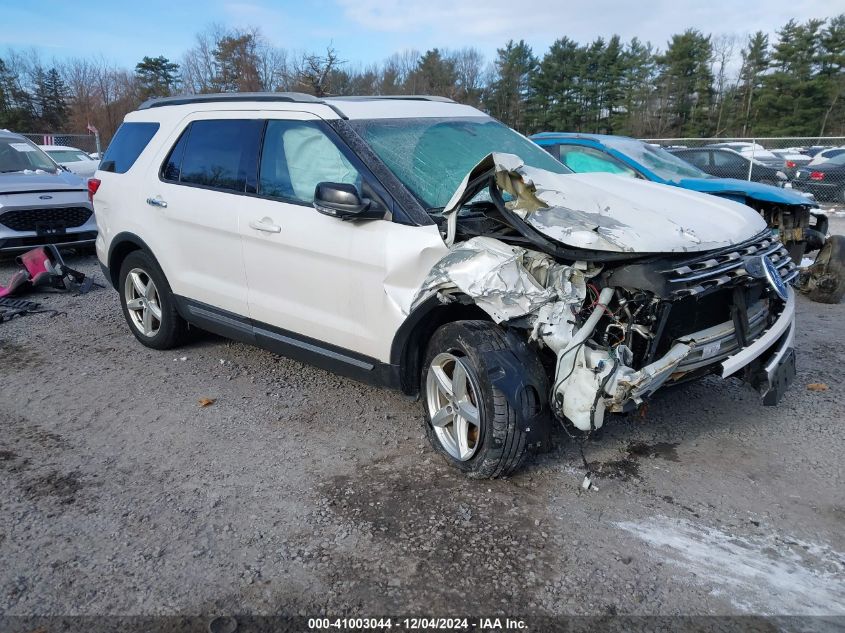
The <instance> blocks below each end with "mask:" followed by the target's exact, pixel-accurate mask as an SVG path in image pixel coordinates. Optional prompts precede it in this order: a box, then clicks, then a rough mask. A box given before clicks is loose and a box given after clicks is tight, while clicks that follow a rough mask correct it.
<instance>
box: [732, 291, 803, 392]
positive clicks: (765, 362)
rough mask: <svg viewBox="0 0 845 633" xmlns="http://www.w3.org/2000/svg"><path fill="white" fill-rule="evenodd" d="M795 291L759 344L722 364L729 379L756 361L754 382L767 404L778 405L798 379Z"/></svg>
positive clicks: (758, 341)
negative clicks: (785, 392) (790, 385)
mask: <svg viewBox="0 0 845 633" xmlns="http://www.w3.org/2000/svg"><path fill="white" fill-rule="evenodd" d="M794 341H795V291H794V290H793V289H792V288H789V295H788V296H787V299H786V303H785V305H784V307H783V311H782V312H781V314H780V316H779V317H778V319H777V321H775V322H774V323H773V324H772V327H770V328H769V329H768V330H766V331H765V332H764V333H763V334H762V335H761V336H760V337H759V338H758V339H757V340H756V341H754V342H753V343H752V344H751V345H749V346H748V347H746V348H745V349H743V350H742V351H740V352H737V353H736V354H734V355H733V356H729V357H728V358H726V359H725V360H724V361H723V362H722V377H723V378H727V377H728V376H732V375H734V374H735V373H737V372H738V371H739V370H740V369H742V368H744V367H748V366H749V365H751V364H752V363H754V362H755V361H758V362H759V365H760V366H759V369H757V371H756V372H754V375H752V376H751V382H752V384H754V386H755V387H757V390H758V391H759V392H760V395H761V396H762V397H763V404H765V405H774V404H777V402H778V400H780V397H781V395H783V392H784V391H786V388H787V387H788V386H789V384H790V383H791V382H792V380H793V379H794V378H795V349H794V347H793V343H794Z"/></svg>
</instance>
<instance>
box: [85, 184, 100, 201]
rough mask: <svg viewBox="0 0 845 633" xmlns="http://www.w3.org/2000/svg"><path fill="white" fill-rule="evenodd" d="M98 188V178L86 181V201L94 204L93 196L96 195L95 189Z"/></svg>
mask: <svg viewBox="0 0 845 633" xmlns="http://www.w3.org/2000/svg"><path fill="white" fill-rule="evenodd" d="M99 188H100V180H99V178H89V179H88V200H89V202H94V194H95V193H97V189H99Z"/></svg>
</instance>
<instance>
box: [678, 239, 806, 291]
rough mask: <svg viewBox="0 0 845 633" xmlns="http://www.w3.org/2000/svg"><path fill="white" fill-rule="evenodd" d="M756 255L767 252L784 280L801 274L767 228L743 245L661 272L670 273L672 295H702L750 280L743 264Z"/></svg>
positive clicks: (712, 253) (789, 279)
mask: <svg viewBox="0 0 845 633" xmlns="http://www.w3.org/2000/svg"><path fill="white" fill-rule="evenodd" d="M754 255H767V256H768V257H769V259H771V260H772V263H773V264H774V265H775V268H777V270H778V272H779V273H780V276H781V279H783V280H784V282H786V283H789V282H791V281H792V280H794V279H795V278H796V277H798V267H797V266H796V265H795V263H794V262H793V261H792V259H791V258H790V257H789V252H788V251H787V250H786V248H785V247H784V246H783V244H781V242H780V240H779V239H778V238H777V237H775V236H774V235H772V233H771V231H770V230H768V229H766V230H765V231H763V232H762V233H760V234H759V235H757V236H755V237H753V238H751V239H750V240H748V241H746V242H743V243H742V244H737V245H735V246H729V247H727V248H723V249H720V250H717V251H711V252H709V253H707V254H706V255H701V256H700V257H696V258H693V259H688V260H686V261H684V262H683V263H682V264H680V265H677V266H675V267H673V268H669V269H667V270H664V271H662V272H663V273H664V274H665V275H667V278H668V280H669V285H670V289H671V292H672V296H673V297H677V298H680V297H687V296H691V295H699V294H702V293H705V292H708V291H710V290H713V289H716V288H720V287H723V286H734V285H736V284H738V283H740V282H743V281H747V280H748V279H749V278H750V275H749V274H748V272H747V271H746V270H745V267H744V264H745V258H746V257H749V256H754Z"/></svg>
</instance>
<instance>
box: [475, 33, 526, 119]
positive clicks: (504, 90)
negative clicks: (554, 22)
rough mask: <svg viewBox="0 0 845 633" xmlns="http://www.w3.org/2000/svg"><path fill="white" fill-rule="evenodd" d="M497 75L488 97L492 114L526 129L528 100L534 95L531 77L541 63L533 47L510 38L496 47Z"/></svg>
mask: <svg viewBox="0 0 845 633" xmlns="http://www.w3.org/2000/svg"><path fill="white" fill-rule="evenodd" d="M496 53H497V57H496V61H495V62H494V67H495V72H496V75H495V79H494V80H493V82H492V84H491V85H490V89H489V91H488V94H487V96H486V98H485V105H486V107H487V110H488V111H489V112H490V114H491V115H492V116H494V117H496V118H497V119H499V120H500V121H502V122H503V123H504V124H505V125H508V126H510V127H512V128H515V129H517V130H524V129H525V104H526V102H527V101H528V99H529V98H530V94H531V93H530V79H531V75H532V73H533V72H534V71H535V69H536V67H537V58H536V57H534V53H532V51H531V47H530V46H529V45H528V44H526V43H525V40H520V41H519V42H516V43H514V41H513V40H510V41H509V42H508V43H507V44H506V45H505V47H504V48H500V49H498V50H497V51H496Z"/></svg>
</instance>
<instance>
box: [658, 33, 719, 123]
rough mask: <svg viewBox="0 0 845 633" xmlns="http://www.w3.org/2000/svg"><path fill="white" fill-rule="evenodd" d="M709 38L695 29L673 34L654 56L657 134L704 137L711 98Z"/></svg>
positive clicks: (711, 80) (711, 81)
mask: <svg viewBox="0 0 845 633" xmlns="http://www.w3.org/2000/svg"><path fill="white" fill-rule="evenodd" d="M711 55H712V46H711V44H710V36H709V35H703V34H702V33H701V32H699V31H697V30H695V29H687V30H686V31H684V32H683V33H681V34H680V35H673V36H672V39H671V40H670V41H669V46H668V47H667V49H666V52H665V53H663V54H662V55H659V56H658V57H657V63H658V64H659V66H660V75H659V77H658V83H659V91H660V99H661V106H662V108H661V109H662V112H661V119H662V120H661V124H660V128H661V129H660V130H659V133H660V135H661V136H662V135H665V134H672V135H678V136H705V135H706V134H707V133H708V131H709V130H708V125H707V121H708V115H709V109H710V104H711V101H712V96H713V73H712V72H711V70H710V58H711Z"/></svg>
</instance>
